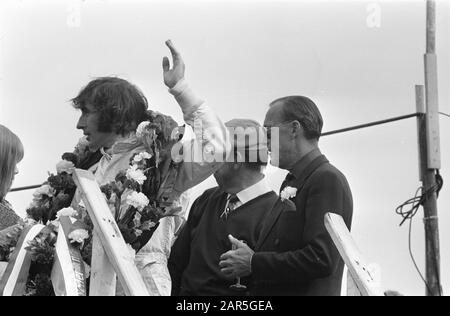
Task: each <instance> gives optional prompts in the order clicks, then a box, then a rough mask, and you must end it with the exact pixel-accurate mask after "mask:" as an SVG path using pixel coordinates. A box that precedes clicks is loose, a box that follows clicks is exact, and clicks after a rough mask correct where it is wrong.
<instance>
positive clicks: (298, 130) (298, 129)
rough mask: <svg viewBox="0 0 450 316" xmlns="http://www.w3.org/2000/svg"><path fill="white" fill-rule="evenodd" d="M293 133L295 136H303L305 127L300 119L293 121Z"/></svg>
mask: <svg viewBox="0 0 450 316" xmlns="http://www.w3.org/2000/svg"><path fill="white" fill-rule="evenodd" d="M291 133H292V136H293V137H298V136H303V127H302V125H301V124H300V122H299V121H297V120H295V121H292V123H291Z"/></svg>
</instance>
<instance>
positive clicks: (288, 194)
mask: <svg viewBox="0 0 450 316" xmlns="http://www.w3.org/2000/svg"><path fill="white" fill-rule="evenodd" d="M296 195H297V188H293V187H285V188H284V190H283V191H282V192H281V194H280V197H281V200H282V201H284V200H289V199H292V198H294V197H295V196H296Z"/></svg>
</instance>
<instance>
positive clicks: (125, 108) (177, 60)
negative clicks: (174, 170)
mask: <svg viewBox="0 0 450 316" xmlns="http://www.w3.org/2000/svg"><path fill="white" fill-rule="evenodd" d="M166 44H167V46H168V47H169V49H170V51H171V55H172V64H171V63H170V60H169V59H168V58H167V57H165V58H164V59H163V75H164V82H165V84H166V86H167V87H168V88H169V92H170V93H171V94H172V95H173V96H174V98H175V100H176V101H177V103H178V104H179V106H180V108H181V110H182V112H183V114H184V121H185V123H186V128H192V130H193V131H194V133H192V134H193V135H194V136H193V137H192V138H190V139H189V138H187V137H186V139H184V138H183V139H182V140H181V141H182V143H183V150H182V152H183V153H182V159H181V160H180V161H177V163H178V164H179V167H178V168H179V169H178V174H177V178H176V180H175V183H174V186H173V190H174V191H177V192H179V193H180V195H179V196H180V198H179V202H180V204H181V205H182V208H181V211H179V212H178V213H176V214H174V216H168V217H165V218H163V219H161V222H160V223H159V226H158V228H157V229H156V231H155V233H154V234H153V235H152V237H151V238H150V240H149V241H148V243H147V244H146V245H145V246H144V247H143V248H142V249H140V251H139V252H138V253H137V254H136V260H135V263H136V266H137V268H138V270H139V271H140V273H141V275H142V277H143V280H144V282H145V284H146V286H147V289H148V291H149V293H150V294H152V295H156V294H158V295H174V296H176V295H183V296H235V295H239V296H240V295H250V296H260V295H264V296H269V295H289V296H291V295H292V296H294V295H295V296H297V295H301V296H311V295H321V296H335V295H340V293H341V282H342V275H343V269H344V262H343V260H342V259H341V257H340V255H339V253H338V251H337V249H336V247H335V246H334V244H333V242H332V240H331V238H330V236H329V234H328V233H327V231H326V229H325V226H324V215H325V214H326V213H327V212H333V213H337V214H339V215H341V216H342V217H343V218H344V221H345V223H346V225H347V226H348V228H350V227H351V222H352V214H353V202H352V194H351V190H350V187H349V185H348V183H347V180H346V178H345V176H344V175H343V174H342V173H341V172H340V171H339V170H338V169H337V168H336V167H334V166H333V165H332V164H331V163H330V162H329V161H328V160H327V158H326V157H325V155H323V154H322V152H321V150H320V149H319V139H320V136H321V133H322V126H323V119H322V116H321V113H320V111H319V109H318V107H317V106H316V104H315V103H314V102H313V101H312V100H311V99H309V98H307V97H304V96H288V97H281V98H279V99H277V100H275V101H273V102H271V103H270V104H268V106H267V113H266V116H265V120H264V122H263V124H260V123H259V122H256V121H254V120H251V119H244V118H235V119H232V120H231V121H228V122H223V121H222V120H221V119H220V118H219V117H218V116H217V115H216V114H215V112H214V110H213V109H214V107H213V105H208V104H206V103H205V102H204V101H203V100H202V99H201V98H198V97H197V96H196V95H195V93H194V92H193V91H192V89H191V88H190V87H189V85H188V84H187V82H186V80H185V64H184V61H183V60H182V57H181V55H180V53H179V52H178V50H177V49H176V48H175V47H174V45H173V44H172V42H170V41H168V42H167V43H166ZM72 101H73V105H74V107H75V108H77V109H79V110H80V112H81V117H80V119H79V121H78V123H77V128H78V129H80V130H82V131H83V134H84V136H85V137H86V138H87V140H88V142H89V148H90V150H91V151H92V152H96V153H98V154H97V155H95V156H93V157H94V158H93V157H91V158H90V161H89V162H87V163H86V164H84V166H83V167H84V169H86V170H89V171H91V172H92V173H93V174H94V175H95V178H96V180H97V182H98V183H99V185H103V184H106V183H108V182H109V181H111V180H114V179H115V177H116V176H117V174H118V173H119V172H120V171H123V170H125V169H127V168H128V166H129V161H130V158H132V157H133V155H134V154H136V153H138V152H141V151H142V150H143V148H144V147H143V144H142V143H140V142H139V141H138V139H137V138H136V133H135V131H136V128H137V127H138V126H139V124H140V123H141V122H143V121H145V120H146V119H147V113H148V103H147V99H146V98H145V96H144V95H143V93H142V92H141V91H140V90H139V88H137V87H136V86H135V85H133V84H131V83H130V82H128V81H126V80H124V79H120V78H115V77H103V78H98V79H95V80H93V81H91V82H90V83H89V84H88V85H87V86H86V87H85V88H83V89H82V90H81V92H80V93H79V94H78V96H76V97H75V98H74V99H73V100H72ZM198 125H201V127H202V130H201V132H200V133H197V132H196V131H197V127H198ZM242 131H244V137H242V133H243V132H242ZM249 131H250V132H249ZM251 131H254V133H252V132H251ZM186 134H187V133H186ZM249 135H252V137H248V136H249ZM189 148H192V150H186V149H189ZM198 148H200V151H201V152H202V153H205V152H207V153H210V154H211V155H200V156H198V155H196V154H195V153H196V150H197V152H198ZM188 155H189V156H188ZM23 156H24V148H23V145H22V143H21V141H20V139H19V138H18V137H17V136H16V135H15V134H14V133H13V132H11V131H10V130H9V129H8V128H6V127H4V126H0V230H3V229H6V228H8V227H10V226H12V225H15V224H17V223H19V221H20V218H19V216H17V215H16V213H15V212H14V211H13V210H12V208H11V205H10V204H8V202H7V201H6V199H5V197H6V195H7V193H8V191H9V190H10V188H11V185H12V183H13V180H14V176H15V175H16V174H17V172H18V171H17V164H18V163H19V162H20V161H21V160H22V159H23ZM211 156H213V157H215V158H216V159H208V157H209V158H210V157H211ZM269 157H270V159H269ZM221 158H222V159H221ZM268 163H270V164H272V165H274V166H276V167H278V168H281V169H283V170H287V171H288V175H287V177H286V179H285V181H284V182H283V184H282V185H281V188H280V190H279V192H274V191H272V190H271V189H270V188H269V185H268V183H267V180H266V177H265V174H264V171H265V168H266V166H267V164H268ZM211 175H213V176H214V177H215V179H216V181H217V184H218V186H217V187H214V188H211V189H208V190H206V191H205V192H204V193H203V194H201V195H200V196H199V197H198V198H197V199H196V200H195V202H194V203H193V204H192V206H191V208H190V209H188V205H189V194H190V189H191V188H193V187H194V186H196V185H197V184H199V183H201V182H203V181H204V180H205V179H207V178H208V177H210V176H211ZM79 200H80V197H79V194H75V196H74V199H73V203H72V204H73V205H74V206H76V204H77V203H79V202H80V201H79Z"/></svg>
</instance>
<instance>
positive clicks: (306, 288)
mask: <svg viewBox="0 0 450 316" xmlns="http://www.w3.org/2000/svg"><path fill="white" fill-rule="evenodd" d="M264 125H265V127H266V128H267V129H268V135H269V136H271V137H269V144H270V146H269V150H270V151H271V163H272V164H273V165H275V166H278V167H279V168H281V169H285V170H288V171H289V174H288V176H287V177H286V180H285V181H284V182H283V184H282V186H281V190H280V191H281V193H280V196H281V198H282V199H283V198H284V199H290V200H291V201H293V202H294V203H295V205H296V210H295V211H287V212H286V211H285V212H280V211H279V210H275V209H274V211H273V212H271V213H270V214H269V215H268V217H267V218H266V222H265V224H264V228H263V231H262V233H261V237H260V240H259V241H258V243H257V245H256V247H255V248H253V249H254V250H252V249H251V248H250V247H248V246H247V245H246V244H244V243H241V242H239V241H237V240H234V241H233V243H234V244H235V247H237V250H233V251H228V252H226V253H224V254H223V255H222V256H221V261H220V263H219V265H220V267H221V271H222V273H224V274H225V275H227V276H228V277H250V278H251V286H250V294H251V295H306V296H311V295H318V296H337V295H340V292H341V282H342V274H343V269H344V262H343V260H342V259H341V257H340V255H339V253H338V250H337V249H336V247H335V246H334V244H333V242H332V240H331V238H330V236H329V235H328V232H327V231H326V228H325V225H324V215H325V214H326V213H327V212H333V213H337V214H339V215H341V216H342V217H343V218H344V221H345V223H346V224H347V226H348V227H349V228H350V226H351V221H352V215H353V201H352V194H351V191H350V187H349V185H348V183H347V180H346V178H345V176H344V175H343V174H342V173H341V172H340V171H339V170H338V169H336V168H335V167H334V166H333V165H331V164H330V163H329V161H328V160H327V158H326V157H325V156H324V155H322V154H321V152H320V149H319V146H318V142H319V138H320V135H321V133H322V126H323V120H322V116H321V114H320V112H319V110H318V108H317V106H316V105H315V104H314V102H313V101H311V100H310V99H308V98H306V97H301V96H292V97H285V98H281V99H278V100H276V101H274V102H272V103H271V105H270V109H269V111H268V112H267V114H266V118H265V122H264Z"/></svg>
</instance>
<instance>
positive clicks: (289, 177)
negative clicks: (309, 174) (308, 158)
mask: <svg viewBox="0 0 450 316" xmlns="http://www.w3.org/2000/svg"><path fill="white" fill-rule="evenodd" d="M295 179H296V178H295V176H294V175H293V174H292V173H290V172H289V173H288V174H287V176H286V178H285V179H284V181H283V183H282V184H281V188H280V193H281V191H283V190H284V188H285V187H287V186H289V185H290V184H292V182H293V181H294V180H295Z"/></svg>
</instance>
